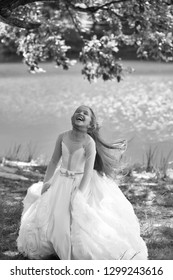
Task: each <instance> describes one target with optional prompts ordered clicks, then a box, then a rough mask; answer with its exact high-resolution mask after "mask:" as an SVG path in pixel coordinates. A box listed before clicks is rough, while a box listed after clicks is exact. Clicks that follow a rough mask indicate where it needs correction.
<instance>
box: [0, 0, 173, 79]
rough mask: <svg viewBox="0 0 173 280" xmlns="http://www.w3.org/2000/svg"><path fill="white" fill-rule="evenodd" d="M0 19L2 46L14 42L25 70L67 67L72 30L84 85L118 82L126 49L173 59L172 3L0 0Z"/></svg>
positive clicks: (146, 0) (149, 0)
mask: <svg viewBox="0 0 173 280" xmlns="http://www.w3.org/2000/svg"><path fill="white" fill-rule="evenodd" d="M0 20H1V22H3V24H2V23H1V34H0V36H1V43H2V44H5V45H6V46H7V45H9V44H11V43H13V44H14V45H15V46H16V49H17V53H19V54H22V55H23V57H24V62H25V63H26V64H27V65H28V67H29V69H30V71H36V72H39V71H41V68H40V67H39V62H40V61H46V60H47V59H50V58H53V59H54V61H55V63H56V65H57V66H62V67H63V68H64V69H68V68H69V67H70V65H72V64H73V62H74V61H71V60H70V58H69V56H68V51H69V49H70V46H69V45H68V42H67V40H66V39H65V34H66V33H67V32H69V33H70V32H74V31H75V32H76V33H77V34H78V36H79V38H80V40H81V41H80V42H81V44H80V46H81V50H80V51H79V60H80V61H81V63H82V64H83V69H82V74H83V75H84V76H85V77H87V79H88V80H89V81H92V80H94V79H97V78H100V77H101V78H102V79H103V80H110V79H114V78H116V79H117V80H118V81H120V80H121V78H122V75H123V70H124V69H123V65H122V64H121V63H120V60H119V54H118V51H119V50H120V49H121V47H122V46H125V45H127V46H129V45H130V46H133V47H134V49H135V50H136V53H137V56H138V57H142V58H146V59H148V58H150V59H154V60H163V61H166V62H168V61H172V60H173V0H157V1H156V0H112V1H111V0H94V1H93V0H84V1H80V0H47V1H44V0H12V1H10V0H0Z"/></svg>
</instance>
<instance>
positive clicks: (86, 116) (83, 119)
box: [73, 106, 92, 128]
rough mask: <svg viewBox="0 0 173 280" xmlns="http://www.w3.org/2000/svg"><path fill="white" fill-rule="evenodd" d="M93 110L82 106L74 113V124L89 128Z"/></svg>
mask: <svg viewBox="0 0 173 280" xmlns="http://www.w3.org/2000/svg"><path fill="white" fill-rule="evenodd" d="M91 118H92V114H91V110H90V109H89V108H88V107H87V106H80V107H78V108H77V110H76V111H75V112H74V115H73V124H75V125H77V126H79V127H86V128H88V127H89V126H90V123H91Z"/></svg>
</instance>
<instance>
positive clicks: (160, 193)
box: [0, 167, 173, 260]
mask: <svg viewBox="0 0 173 280" xmlns="http://www.w3.org/2000/svg"><path fill="white" fill-rule="evenodd" d="M44 172H45V168H44V167H42V168H40V169H37V170H32V171H31V170H30V171H23V170H21V169H20V168H14V167H13V168H9V167H1V170H0V208H1V209H0V225H1V228H0V236H1V237H0V259H1V260H4V259H5V260H15V259H25V258H24V257H23V256H22V255H20V254H19V253H18V251H17V247H16V239H17V235H18V230H19V226H20V217H21V212H22V200H23V198H24V196H25V195H26V191H27V188H28V187H29V186H30V185H31V184H32V183H34V182H38V181H39V180H42V179H43V177H44V175H43V174H44ZM120 188H121V190H122V191H123V193H124V194H125V195H126V197H127V198H128V199H129V200H130V202H131V203H132V205H133V207H134V210H135V213H136V215H137V217H138V219H139V221H140V225H141V235H142V237H143V239H144V240H145V242H146V244H147V247H148V252H149V259H150V260H156V259H163V260H173V180H172V179H170V178H164V179H161V178H158V177H157V176H156V174H152V173H146V172H140V173H138V172H131V174H128V176H125V177H123V178H122V179H121V180H120Z"/></svg>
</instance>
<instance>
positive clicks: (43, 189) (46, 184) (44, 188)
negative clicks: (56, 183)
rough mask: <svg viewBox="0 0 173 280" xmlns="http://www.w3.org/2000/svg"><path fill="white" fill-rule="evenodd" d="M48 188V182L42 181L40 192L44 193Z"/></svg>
mask: <svg viewBox="0 0 173 280" xmlns="http://www.w3.org/2000/svg"><path fill="white" fill-rule="evenodd" d="M49 188H50V183H48V182H47V183H44V184H43V187H42V190H41V194H43V193H45V192H46V191H47V190H48V189H49Z"/></svg>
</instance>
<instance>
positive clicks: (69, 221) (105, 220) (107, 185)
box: [17, 106, 147, 260]
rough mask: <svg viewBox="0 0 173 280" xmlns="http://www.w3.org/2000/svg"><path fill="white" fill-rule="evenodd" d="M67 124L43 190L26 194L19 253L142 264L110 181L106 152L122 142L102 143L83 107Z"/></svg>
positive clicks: (111, 164)
mask: <svg viewBox="0 0 173 280" xmlns="http://www.w3.org/2000/svg"><path fill="white" fill-rule="evenodd" d="M71 120H72V130H70V131H66V132H64V133H62V134H60V135H59V137H58V140H57V142H56V146H55V150H54V153H53V156H52V159H51V161H50V163H49V165H48V168H47V171H46V175H45V178H44V182H43V184H42V183H41V182H40V183H36V184H34V185H32V186H31V187H30V188H29V189H28V193H27V196H26V198H25V199H24V210H23V213H22V219H21V226H20V231H19V237H18V240H17V245H18V250H19V251H20V252H21V253H22V254H24V255H25V256H27V257H28V258H30V259H43V258H48V256H49V255H52V254H56V255H58V256H59V258H60V259H62V260H67V259H68V260H70V259H75V260H102V259H117V260H118V259H126V260H128V259H147V248H146V245H145V243H144V241H143V239H142V238H141V237H140V228H139V223H138V220H137V217H136V215H135V213H134V211H133V208H132V205H131V204H130V202H129V201H128V200H127V199H126V198H125V196H124V195H123V193H122V192H121V191H120V189H119V188H118V186H117V185H116V183H115V181H114V180H113V179H114V177H115V171H116V170H117V160H116V159H115V156H113V155H111V153H110V151H111V150H113V149H121V148H122V149H123V148H124V147H125V142H122V143H116V144H114V145H109V144H107V143H105V142H104V141H103V140H102V139H101V138H100V136H99V128H98V124H97V122H96V117H95V114H94V112H93V111H92V109H91V108H89V107H88V106H80V107H79V108H77V110H76V111H75V113H74V114H73V116H72V119H71ZM58 163H60V164H59V166H58V167H57V165H58Z"/></svg>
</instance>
